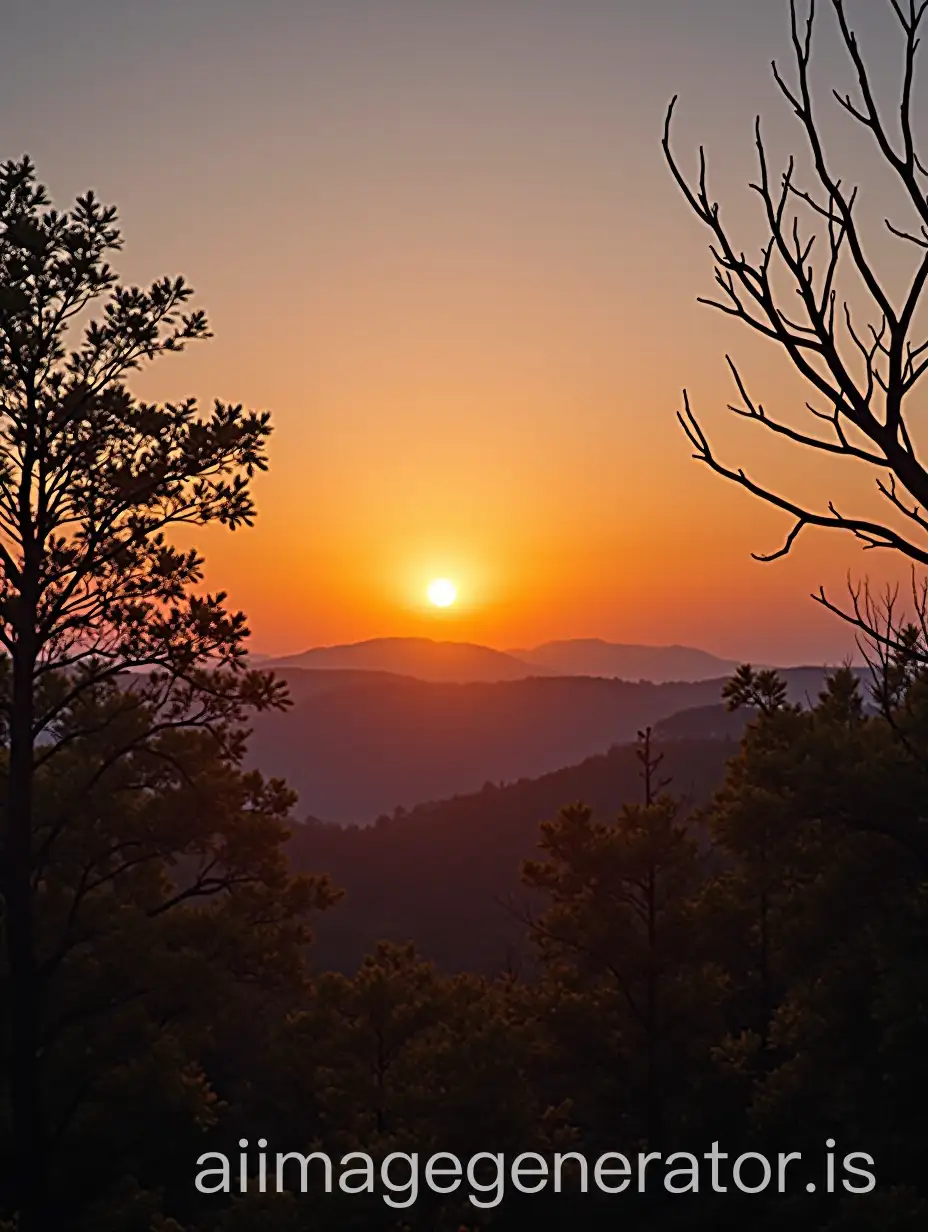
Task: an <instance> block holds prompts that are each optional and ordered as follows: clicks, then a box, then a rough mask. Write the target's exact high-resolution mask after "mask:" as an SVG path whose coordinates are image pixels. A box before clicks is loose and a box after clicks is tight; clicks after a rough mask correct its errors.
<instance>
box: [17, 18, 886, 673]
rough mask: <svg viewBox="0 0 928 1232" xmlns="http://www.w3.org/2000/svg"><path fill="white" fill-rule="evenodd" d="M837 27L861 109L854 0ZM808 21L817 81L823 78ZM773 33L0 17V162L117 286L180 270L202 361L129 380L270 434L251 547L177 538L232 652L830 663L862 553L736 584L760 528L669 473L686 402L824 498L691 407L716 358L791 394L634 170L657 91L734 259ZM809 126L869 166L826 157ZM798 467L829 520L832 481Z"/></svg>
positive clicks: (766, 98)
mask: <svg viewBox="0 0 928 1232" xmlns="http://www.w3.org/2000/svg"><path fill="white" fill-rule="evenodd" d="M887 11H888V6H887ZM852 13H853V14H854V15H855V16H856V15H857V14H859V15H860V21H859V23H858V24H859V25H860V29H861V35H862V37H864V38H867V39H868V40H869V47H870V48H871V51H872V58H873V61H874V64H875V65H876V67H877V70H878V73H879V74H880V77H881V81H882V80H883V79H885V80H886V81H888V82H889V83H890V84H891V82H892V70H893V69H894V67H895V65H896V62H897V58H898V49H897V45H896V43H895V41H894V39H895V32H894V31H893V29H892V27H891V26H890V24H889V22H887V21H886V20H885V15H884V6H883V4H882V0H879V2H878V0H861V2H860V3H858V4H857V5H856V6H852ZM826 17H827V15H826ZM829 30H830V18H828V19H827V20H825V21H823V23H822V29H821V33H820V38H819V46H820V47H821V55H820V56H819V59H818V64H819V67H820V71H821V73H822V79H823V81H824V82H825V84H827V85H830V84H832V81H833V80H839V79H840V78H841V74H842V73H843V72H844V70H843V67H842V62H841V59H840V56H839V55H838V54H837V53H836V51H835V49H834V44H833V42H832V46H831V47H828V46H827V44H828V43H829V42H831V40H830V34H829ZM787 33H788V30H787V7H786V3H785V0H783V3H781V2H780V0H569V2H568V0H561V2H555V0H446V2H444V3H436V2H435V0H366V2H365V0H328V2H321V0H302V2H300V3H296V2H295V0H290V2H289V3H284V2H282V0H183V2H181V0H159V2H158V3H150V2H149V0H82V2H81V3H80V4H75V3H73V0H5V3H4V37H3V40H2V43H0V100H2V107H0V156H2V157H16V156H19V155H20V154H21V153H23V152H26V151H28V152H29V153H30V154H31V155H32V156H33V157H34V159H35V160H36V161H37V163H38V167H39V172H40V175H41V177H42V178H43V180H45V181H46V182H47V183H48V185H49V187H50V189H51V191H52V193H53V195H54V197H55V199H56V201H58V202H59V203H60V204H63V203H65V202H66V201H67V200H68V199H69V198H70V197H72V196H73V195H74V194H75V193H76V192H78V191H82V190H84V189H85V188H87V187H89V186H92V187H93V188H94V189H95V190H97V192H98V193H99V194H100V195H102V196H103V197H104V198H105V199H107V200H111V201H114V202H115V203H116V204H117V205H118V207H119V210H120V216H121V219H122V223H123V227H124V232H125V237H126V249H125V252H124V254H123V259H122V261H121V269H122V272H123V273H124V275H125V277H126V278H128V279H131V280H144V281H149V280H150V279H151V278H153V277H155V276H157V275H161V274H163V273H169V272H170V273H175V272H183V273H184V274H185V276H187V277H188V279H189V280H190V281H191V282H192V283H193V284H194V285H195V286H196V288H197V291H198V301H199V302H200V303H202V305H203V306H204V307H206V308H207V310H208V312H209V315H210V319H211V323H212V326H213V329H214V331H215V334H216V337H215V338H214V339H213V340H212V341H211V342H208V343H205V344H201V345H200V346H198V347H196V348H194V349H193V350H192V351H190V352H189V353H188V354H187V355H185V356H183V357H180V358H176V359H166V360H164V361H163V362H162V363H161V364H159V365H157V366H156V368H155V369H153V371H152V373H151V375H150V376H149V377H146V378H145V380H144V381H142V382H140V383H139V385H138V390H139V392H140V393H141V394H143V395H144V396H146V397H157V398H175V397H180V396H183V395H186V394H188V393H196V394H197V395H198V396H200V397H201V398H203V399H204V400H205V401H207V402H208V401H209V400H211V399H212V398H213V397H214V396H218V397H220V398H223V399H225V400H234V401H244V402H246V403H248V404H251V405H254V406H257V407H269V408H270V409H271V410H272V411H273V412H274V415H275V423H276V433H275V437H274V440H273V445H272V469H271V473H270V475H269V476H267V477H265V478H262V479H261V480H260V481H259V483H258V485H257V496H258V501H259V508H260V518H259V521H258V524H257V526H256V527H255V529H254V530H251V531H245V532H240V533H236V534H234V535H229V534H228V533H226V532H217V533H213V532H210V533H207V534H200V535H199V536H198V539H197V542H198V543H199V544H201V545H202V546H203V547H204V549H205V550H206V552H207V554H208V562H209V573H208V580H209V582H210V584H211V585H213V586H220V585H221V586H223V587H225V588H227V589H228V590H229V591H230V594H231V598H232V600H233V601H234V602H235V603H236V604H237V605H239V606H242V607H244V608H245V610H246V611H247V612H248V614H249V617H250V621H251V626H252V628H253V630H254V634H255V638H254V641H255V645H256V647H258V648H260V649H264V650H269V651H273V652H278V653H283V652H287V651H297V650H300V649H303V648H305V647H307V646H309V645H312V644H319V643H327V642H337V641H349V640H355V639H359V638H362V637H370V636H378V635H386V634H426V635H430V636H443V637H451V638H455V639H461V638H467V639H469V640H477V641H483V642H486V643H489V644H493V645H497V646H512V645H525V644H530V643H536V642H539V641H542V640H545V639H548V638H553V637H565V636H601V637H606V638H610V639H615V640H625V641H642V642H669V641H676V642H687V643H691V644H697V645H702V646H704V647H706V648H707V649H710V650H714V651H717V652H719V653H723V654H725V655H731V656H735V657H753V658H755V659H762V660H766V661H775V662H788V661H797V660H804V661H813V662H820V661H822V660H829V661H835V660H836V659H838V658H839V657H840V656H841V655H842V654H843V653H845V651H846V650H847V648H848V644H849V643H848V637H847V634H846V633H845V632H844V630H843V629H842V628H841V627H840V626H839V624H838V623H837V622H836V621H835V619H834V618H832V617H829V616H828V615H827V614H825V613H823V612H822V611H821V610H820V609H818V608H817V607H816V605H815V604H813V603H812V601H811V600H810V599H809V598H808V595H809V592H810V590H812V589H816V588H817V586H818V585H819V583H822V582H823V583H826V584H827V585H828V586H829V587H830V588H832V589H833V590H835V591H836V592H840V591H841V589H842V587H843V585H844V579H845V577H846V574H847V571H848V570H849V569H850V570H851V571H852V572H853V573H854V574H855V575H856V576H860V575H861V574H862V573H863V572H864V570H866V571H868V572H869V573H870V574H871V576H873V577H876V578H881V577H883V576H884V575H885V573H886V570H887V569H888V567H889V565H890V562H889V561H888V560H887V559H885V558H884V559H883V560H879V559H877V558H876V557H875V555H874V554H872V553H871V554H870V556H868V557H863V556H862V554H861V552H860V551H859V549H858V548H857V547H856V546H855V545H854V543H853V541H851V540H850V539H846V538H844V537H841V536H836V535H834V534H833V533H818V534H816V533H814V532H809V533H808V534H807V536H806V537H805V538H804V539H803V538H802V537H801V539H800V542H799V544H798V546H797V549H796V551H795V556H794V557H792V558H790V559H788V560H786V561H781V562H779V563H777V564H771V565H762V564H758V563H756V562H754V561H752V560H751V558H750V552H751V550H752V549H756V550H765V549H766V550H769V549H771V548H774V547H776V546H778V545H779V542H780V540H781V538H782V536H783V534H784V533H785V532H786V531H787V530H788V529H789V527H788V524H785V523H784V521H783V519H782V518H781V517H779V516H778V515H777V514H775V513H773V512H771V511H769V510H767V509H764V508H761V507H759V506H758V505H757V504H756V503H755V502H754V501H752V500H751V498H750V497H749V496H747V495H746V494H744V493H742V492H739V491H738V490H737V489H734V488H732V487H730V486H728V485H726V484H725V483H724V482H723V481H722V480H721V479H718V478H716V477H715V476H713V475H712V474H711V473H709V472H708V471H706V470H705V468H703V467H700V466H699V465H698V464H697V463H696V462H694V461H692V460H691V458H690V452H689V449H688V446H687V442H686V440H685V438H684V437H683V435H682V433H681V432H680V430H679V427H678V425H677V424H676V421H675V416H674V413H675V411H676V410H677V409H678V407H679V406H680V390H681V388H682V387H683V386H684V385H687V386H688V388H689V389H690V392H691V397H692V400H693V405H694V407H695V408H696V409H697V411H698V412H699V414H700V416H701V418H702V420H703V422H704V423H705V425H706V427H707V428H708V429H709V430H710V433H711V435H712V438H713V441H714V443H716V444H717V445H718V448H719V452H720V453H722V455H723V456H724V457H725V458H726V459H728V460H731V461H735V462H737V463H739V464H744V465H746V466H747V467H748V468H749V469H750V470H751V473H752V474H753V473H756V474H757V475H758V477H762V478H765V479H768V480H770V481H771V482H773V483H774V484H776V485H779V486H781V487H783V486H786V487H789V486H790V485H791V484H795V487H792V488H791V489H790V490H791V491H795V492H798V494H800V495H801V494H803V493H804V492H809V491H820V490H821V484H822V483H823V482H824V475H825V474H826V472H824V471H823V468H822V466H821V463H820V462H819V461H818V460H817V459H815V458H813V459H807V458H804V457H801V456H797V454H796V453H795V451H794V450H786V451H784V450H782V449H776V450H772V449H771V444H770V441H769V439H768V438H767V437H766V436H765V435H761V436H758V434H757V431H756V430H755V431H754V432H752V431H751V427H750V425H747V426H742V425H737V424H732V423H731V422H730V420H731V417H730V416H728V415H726V413H725V410H724V407H725V404H726V402H728V401H730V400H731V396H732V391H731V389H730V386H729V378H728V375H727V369H726V367H725V362H724V355H725V352H726V350H731V351H732V353H733V354H734V355H735V356H736V357H738V358H739V359H741V360H743V361H744V367H745V372H746V375H748V376H749V378H750V381H751V388H752V390H753V391H754V392H755V393H756V394H757V396H758V397H759V398H760V399H761V400H762V401H765V403H766V404H767V405H769V406H770V407H771V409H774V408H777V409H780V410H782V411H784V412H785V413H788V410H789V407H790V406H791V405H793V404H794V403H796V401H797V395H798V393H799V392H800V391H799V388H798V387H797V386H796V384H795V382H793V381H791V379H790V377H789V373H788V371H787V370H786V369H785V368H784V367H783V365H782V362H781V361H780V359H779V357H778V356H777V355H776V353H775V352H773V351H771V350H769V349H768V348H765V347H763V346H759V345H758V344H757V343H756V342H754V341H753V340H752V339H751V338H750V337H748V336H747V335H746V334H745V332H744V331H743V330H742V329H739V328H738V326H737V325H736V324H735V323H734V322H731V321H729V320H727V319H726V318H723V317H721V316H718V315H716V314H713V313H712V312H711V311H710V310H709V309H707V308H701V307H699V306H698V305H697V304H696V303H695V297H696V296H697V295H698V294H705V293H708V292H710V291H711V287H712V269H711V262H710V259H709V256H708V253H707V250H706V242H707V237H706V235H705V234H704V233H703V231H702V230H701V228H700V226H699V224H698V223H697V222H696V221H695V220H694V219H693V218H692V217H691V216H690V215H689V213H688V210H687V207H686V206H685V204H684V202H683V201H682V199H681V198H680V196H679V194H678V193H677V191H676V189H675V188H674V186H673V184H672V181H671V179H670V176H669V173H668V171H667V169H666V167H665V165H664V163H663V160H662V155H661V151H660V138H661V130H662V124H663V116H664V111H665V108H666V105H667V102H668V100H669V98H670V96H671V95H672V94H674V93H678V92H679V94H680V96H681V101H680V104H679V109H678V110H679V117H678V123H677V137H676V145H677V149H678V150H679V152H680V157H681V160H682V161H683V162H684V164H685V165H686V166H688V167H692V166H693V157H694V151H695V147H696V145H697V144H698V141H699V140H700V139H703V140H705V142H706V145H707V148H708V152H709V156H710V167H711V169H712V173H713V183H714V185H715V186H716V190H717V194H718V196H719V197H720V198H721V200H722V201H723V202H725V203H728V206H729V214H730V216H731V217H732V219H734V220H737V221H738V223H739V225H740V224H741V223H742V222H743V231H742V232H741V233H742V234H744V236H745V240H744V243H745V245H750V243H752V242H753V239H754V238H760V235H759V232H757V230H756V227H754V224H753V222H752V221H751V217H750V216H749V214H748V212H747V209H748V207H749V206H750V198H749V194H748V193H747V192H746V190H745V188H744V184H745V182H746V181H747V180H748V179H749V178H751V176H752V174H753V164H752V162H751V156H752V136H753V134H752V121H753V115H754V113H755V112H756V111H761V112H762V113H764V114H765V115H766V116H767V117H769V118H768V121H767V131H768V132H769V134H770V138H771V142H772V144H773V147H774V149H775V151H776V152H778V153H779V152H783V151H785V150H787V149H788V148H789V147H790V146H791V145H792V146H795V147H797V148H799V147H801V142H800V139H799V135H798V134H796V133H795V131H794V130H793V128H792V127H791V122H790V119H789V116H788V112H787V109H786V108H785V106H784V105H783V104H782V102H781V101H780V100H779V98H778V95H777V94H776V92H775V89H774V87H773V85H772V82H771V77H770V71H769V62H770V60H771V58H772V57H778V58H783V57H785V56H786V53H787V41H786V40H787ZM834 136H835V140H836V141H837V143H838V152H839V156H847V157H848V158H849V160H850V171H849V173H853V172H854V170H855V168H856V167H858V166H860V167H861V168H862V170H861V171H860V173H859V174H860V175H861V176H866V175H867V174H868V171H869V170H871V169H872V168H873V167H874V165H875V164H874V163H873V160H872V158H871V157H870V155H869V152H868V151H867V150H865V149H862V148H861V143H860V137H859V135H857V136H856V137H855V134H854V133H853V131H852V130H851V131H849V130H848V129H847V127H846V126H843V127H842V126H841V125H838V126H836V127H835V129H834ZM874 200H876V199H875V198H867V196H866V194H864V203H863V204H864V208H865V209H871V208H873V209H876V206H875V205H874V204H873V202H874ZM878 204H882V202H881V201H879V202H878ZM752 237H753V238H752ZM890 260H893V261H894V260H896V258H895V257H893V256H891V257H890ZM895 268H896V267H895V266H894V267H893V269H895ZM899 268H900V269H901V267H899ZM801 402H802V399H801V398H800V399H798V404H799V405H800V406H801ZM827 475H828V479H829V483H830V484H831V486H830V487H829V489H828V495H835V496H837V497H838V498H839V500H840V501H842V502H843V503H844V504H847V503H848V502H849V501H852V499H853V497H854V496H855V494H856V493H858V492H863V491H864V488H863V486H862V485H863V484H864V482H865V481H866V477H865V476H863V477H862V476H861V475H860V474H858V473H856V472H855V473H854V474H853V475H852V476H851V477H850V478H847V477H844V478H840V477H838V476H837V475H836V476H835V478H834V481H833V483H831V475H832V472H830V471H829V472H827ZM860 503H861V504H862V505H864V506H866V505H867V502H866V500H862V501H861V502H860ZM440 575H447V576H450V577H452V578H454V579H455V580H456V581H457V582H458V583H459V586H460V590H461V598H462V602H461V604H460V606H459V607H458V608H457V609H455V610H454V611H453V612H452V613H451V614H441V615H439V614H437V613H434V612H426V611H424V610H422V605H421V597H422V595H423V594H424V588H425V586H426V584H427V582H428V581H429V579H430V578H431V577H434V576H440Z"/></svg>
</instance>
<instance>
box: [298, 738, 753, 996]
mask: <svg viewBox="0 0 928 1232" xmlns="http://www.w3.org/2000/svg"><path fill="white" fill-rule="evenodd" d="M736 747H737V746H736V745H735V744H734V743H732V742H726V741H722V740H690V741H677V742H674V743H673V744H667V745H666V746H665V747H664V754H665V758H664V762H663V763H662V765H661V771H662V774H663V773H666V774H668V775H670V776H671V777H672V780H673V781H672V784H671V790H673V791H674V793H675V794H678V795H680V796H682V797H684V798H685V799H686V800H687V801H688V802H690V803H692V804H700V803H702V802H703V801H705V800H706V799H708V797H709V795H710V794H711V792H712V791H713V789H714V788H715V787H716V786H717V785H718V784H719V783H720V782H721V778H722V774H723V771H724V765H725V762H726V760H727V758H728V757H729V756H731V754H732V753H733V752H734V750H735V749H736ZM639 769H640V767H639V764H638V762H637V761H636V759H635V749H634V747H633V746H631V745H621V746H617V747H615V748H613V749H611V750H610V751H609V752H608V753H603V754H600V755H598V756H595V757H590V758H586V759H585V760H584V761H582V762H581V763H580V764H578V765H574V766H570V767H568V768H567V769H562V770H558V771H555V772H554V773H551V774H546V775H543V776H541V777H539V778H535V779H523V780H521V781H518V782H515V783H511V784H508V785H506V786H502V787H500V786H496V785H494V784H492V783H487V784H486V785H485V786H484V787H483V789H482V790H481V791H478V792H474V793H471V794H467V795H462V796H459V797H457V798H453V799H448V800H442V801H439V802H437V803H433V804H423V805H420V806H418V807H416V808H413V809H411V810H409V811H408V812H400V813H397V814H396V815H394V816H392V817H382V818H381V819H380V820H379V821H378V823H377V824H376V825H372V826H363V827H358V826H348V827H344V828H343V827H340V826H333V825H325V824H323V823H321V822H316V823H309V824H304V825H299V826H297V827H296V828H295V830H294V833H293V836H292V838H291V840H290V844H289V851H290V858H291V861H292V863H293V865H294V866H295V867H296V868H297V869H300V870H303V871H307V872H328V873H330V874H331V875H332V878H333V880H334V881H335V883H336V884H337V885H339V886H342V887H343V888H344V889H345V890H346V896H345V898H344V899H343V900H342V901H341V902H340V903H338V904H337V905H336V906H335V907H334V908H333V909H332V910H331V911H329V912H326V913H325V914H324V915H323V916H322V918H321V919H320V920H319V921H318V923H317V925H316V926H315V931H316V942H315V945H314V947H313V954H314V958H315V961H316V962H317V963H318V964H319V965H320V967H323V968H325V967H334V968H336V969H340V970H345V971H347V970H352V969H353V968H354V967H355V966H356V965H357V964H358V962H359V961H360V960H361V958H362V957H363V956H364V954H365V953H367V952H369V951H370V950H371V949H372V947H373V945H374V944H375V942H377V941H378V940H381V939H385V940H392V941H415V943H416V945H417V947H418V948H419V949H420V950H421V952H422V953H423V954H425V955H426V956H427V957H429V958H431V959H433V960H435V961H436V962H437V963H438V964H439V965H440V966H442V967H443V968H445V969H448V970H466V969H477V970H482V971H485V972H497V971H500V970H502V969H504V968H506V967H507V966H510V965H515V966H517V967H518V966H523V965H524V964H526V963H527V962H528V961H529V956H530V947H529V946H527V944H526V940H525V927H524V925H523V923H522V922H521V919H520V913H521V911H523V910H524V909H525V907H527V906H529V905H530V904H531V902H532V900H531V898H530V896H529V895H528V893H527V891H526V890H525V889H524V888H523V887H522V886H521V885H520V879H519V869H520V867H521V864H522V861H523V860H525V859H529V858H531V857H532V856H535V855H537V844H538V827H539V824H540V822H541V821H543V820H545V819H546V818H550V817H553V816H555V815H556V814H557V812H558V810H559V809H560V808H561V807H562V806H564V805H565V804H570V803H574V802H576V801H578V800H582V801H583V802H584V803H587V804H589V805H590V807H591V808H592V809H593V811H594V813H595V814H596V815H597V816H600V817H603V818H606V817H611V816H614V815H615V814H616V813H617V812H618V810H619V809H620V807H621V805H622V804H623V803H625V802H631V801H635V800H639V799H640V798H641V790H642V787H641V779H640V777H639Z"/></svg>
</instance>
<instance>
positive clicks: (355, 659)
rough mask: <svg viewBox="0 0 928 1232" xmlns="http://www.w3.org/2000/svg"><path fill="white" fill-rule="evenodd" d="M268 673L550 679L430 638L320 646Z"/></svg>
mask: <svg viewBox="0 0 928 1232" xmlns="http://www.w3.org/2000/svg"><path fill="white" fill-rule="evenodd" d="M261 666H262V667H265V666H267V667H274V668H277V667H282V668H289V667H300V668H310V669H312V670H315V671H327V670H332V669H353V670H358V669H361V670H364V671H381V672H393V673H397V674H399V675H402V676H411V677H414V678H415V679H416V680H429V681H435V682H439V683H449V682H452V681H453V682H455V683H458V684H468V683H472V682H478V681H479V682H487V683H489V682H494V681H497V680H519V679H522V678H524V677H526V676H530V675H536V676H537V675H547V674H549V673H547V672H546V671H545V669H543V668H537V669H536V668H533V667H531V666H529V665H528V664H526V663H523V662H521V661H520V660H519V659H515V658H513V656H512V655H508V654H505V653H504V652H503V651H501V650H491V649H490V648H489V646H477V645H474V644H473V643H470V642H435V641H432V640H431V639H430V638H427V637H377V638H372V639H371V640H370V641H366V642H353V643H350V644H348V645H344V646H318V647H316V648H315V649H313V650H305V651H303V653H302V654H296V655H288V656H287V657H285V658H282V659H271V660H267V661H265V662H264V663H262V665H261Z"/></svg>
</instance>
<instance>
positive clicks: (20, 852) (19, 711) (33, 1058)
mask: <svg viewBox="0 0 928 1232" xmlns="http://www.w3.org/2000/svg"><path fill="white" fill-rule="evenodd" d="M32 641H33V635H31V633H27V635H26V637H25V638H23V640H22V641H21V642H20V643H19V644H18V645H17V648H16V652H15V653H14V655H13V696H12V707H11V712H10V762H9V779H8V788H7V833H6V843H5V849H6V859H5V862H4V863H5V868H4V870H3V893H4V898H5V902H6V930H5V931H6V947H7V960H8V964H9V976H10V1044H11V1055H10V1066H11V1070H10V1097H11V1110H12V1129H13V1150H14V1166H15V1174H14V1186H15V1189H14V1192H15V1195H16V1202H17V1206H18V1209H19V1220H20V1223H19V1227H20V1230H21V1232H49V1229H50V1224H49V1222H48V1218H47V1204H46V1203H47V1200H46V1197H45V1191H46V1179H47V1176H46V1174H47V1159H48V1154H47V1145H48V1144H47V1137H46V1129H45V1119H44V1109H43V1101H42V1093H41V1082H40V1075H39V1046H40V1013H41V990H40V980H39V971H38V961H37V955H36V938H35V911H34V901H33V886H32V871H33V851H32V774H33V731H32V728H33V705H34V703H33V683H34V675H35V654H34V651H33V646H32Z"/></svg>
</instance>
